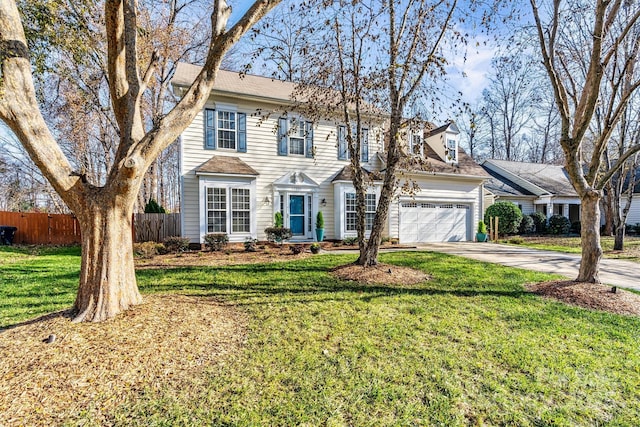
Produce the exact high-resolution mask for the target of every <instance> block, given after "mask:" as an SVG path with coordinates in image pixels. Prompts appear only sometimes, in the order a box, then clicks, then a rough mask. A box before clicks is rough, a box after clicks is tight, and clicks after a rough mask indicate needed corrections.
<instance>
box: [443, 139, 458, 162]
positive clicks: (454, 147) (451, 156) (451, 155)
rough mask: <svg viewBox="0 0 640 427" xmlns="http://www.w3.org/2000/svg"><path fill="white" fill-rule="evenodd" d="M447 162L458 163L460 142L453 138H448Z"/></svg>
mask: <svg viewBox="0 0 640 427" xmlns="http://www.w3.org/2000/svg"><path fill="white" fill-rule="evenodd" d="M446 149H447V150H446V151H447V162H450V163H458V142H457V141H456V140H455V139H453V138H447V147H446Z"/></svg>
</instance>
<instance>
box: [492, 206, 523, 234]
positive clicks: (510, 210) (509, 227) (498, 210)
mask: <svg viewBox="0 0 640 427" xmlns="http://www.w3.org/2000/svg"><path fill="white" fill-rule="evenodd" d="M495 217H498V218H500V221H498V233H499V234H515V233H517V232H518V227H519V226H520V221H522V212H520V209H518V207H517V206H516V205H514V204H513V203H511V202H498V203H494V204H493V205H491V206H489V207H488V208H487V211H486V212H485V214H484V221H485V222H489V218H495Z"/></svg>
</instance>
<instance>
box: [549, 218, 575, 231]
mask: <svg viewBox="0 0 640 427" xmlns="http://www.w3.org/2000/svg"><path fill="white" fill-rule="evenodd" d="M570 229H571V222H570V221H569V219H568V218H566V217H564V216H562V215H553V216H552V217H551V218H549V233H551V234H555V235H560V234H569V230H570Z"/></svg>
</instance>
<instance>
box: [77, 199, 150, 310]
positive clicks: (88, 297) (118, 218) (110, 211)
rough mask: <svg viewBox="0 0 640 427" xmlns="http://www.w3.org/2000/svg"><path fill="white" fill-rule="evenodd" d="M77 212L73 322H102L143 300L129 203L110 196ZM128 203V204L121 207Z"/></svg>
mask: <svg viewBox="0 0 640 427" xmlns="http://www.w3.org/2000/svg"><path fill="white" fill-rule="evenodd" d="M112 200H115V201H113V202H112V203H111V204H109V203H108V202H107V203H104V204H103V203H99V202H93V203H91V205H90V206H88V207H86V208H85V209H84V210H83V212H76V214H77V216H78V220H79V222H80V227H81V230H82V267H81V270H80V286H79V288H78V294H77V296H76V302H75V305H74V309H75V311H76V312H77V315H76V317H75V318H74V322H82V321H90V322H101V321H103V320H106V319H109V318H112V317H114V316H116V315H117V314H118V313H120V312H121V311H123V310H127V309H128V308H130V307H131V306H133V305H136V304H140V303H141V302H142V296H141V295H140V292H139V291H138V285H137V283H136V276H135V270H134V265H133V251H132V246H133V245H132V243H133V238H132V234H131V233H132V232H131V221H132V211H133V209H132V207H131V206H129V205H132V204H133V203H126V202H123V201H122V200H120V197H115V198H112ZM123 205H127V206H123Z"/></svg>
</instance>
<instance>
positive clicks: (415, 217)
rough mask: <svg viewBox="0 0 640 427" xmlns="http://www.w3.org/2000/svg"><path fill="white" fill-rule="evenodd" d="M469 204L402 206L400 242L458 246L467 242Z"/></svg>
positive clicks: (470, 211) (407, 203)
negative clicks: (451, 243)
mask: <svg viewBox="0 0 640 427" xmlns="http://www.w3.org/2000/svg"><path fill="white" fill-rule="evenodd" d="M471 216H472V209H471V205H469V204H459V203H429V202H401V203H400V212H399V222H400V224H399V225H400V227H399V229H400V236H399V238H400V242H402V243H419V242H459V241H466V240H469V239H470V236H471Z"/></svg>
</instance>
